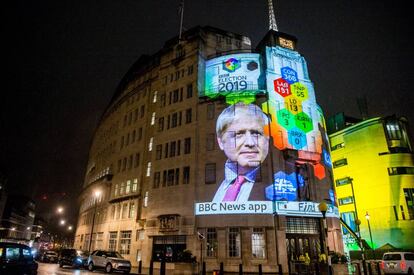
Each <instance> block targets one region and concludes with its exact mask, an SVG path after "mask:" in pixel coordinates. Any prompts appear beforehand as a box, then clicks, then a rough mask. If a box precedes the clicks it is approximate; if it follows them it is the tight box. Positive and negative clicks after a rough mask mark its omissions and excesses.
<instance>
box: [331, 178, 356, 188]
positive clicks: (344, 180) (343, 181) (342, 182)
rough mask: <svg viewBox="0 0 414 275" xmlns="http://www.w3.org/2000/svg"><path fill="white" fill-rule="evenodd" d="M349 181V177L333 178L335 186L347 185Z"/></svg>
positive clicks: (350, 180)
mask: <svg viewBox="0 0 414 275" xmlns="http://www.w3.org/2000/svg"><path fill="white" fill-rule="evenodd" d="M351 182H352V179H351V178H350V177H346V178H341V179H337V180H335V183H336V186H342V185H347V184H350V183H351Z"/></svg>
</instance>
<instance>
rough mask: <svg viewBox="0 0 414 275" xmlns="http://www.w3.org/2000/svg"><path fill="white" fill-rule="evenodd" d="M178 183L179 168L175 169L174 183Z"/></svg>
mask: <svg viewBox="0 0 414 275" xmlns="http://www.w3.org/2000/svg"><path fill="white" fill-rule="evenodd" d="M179 183H180V168H176V169H175V182H174V184H175V185H178V184H179Z"/></svg>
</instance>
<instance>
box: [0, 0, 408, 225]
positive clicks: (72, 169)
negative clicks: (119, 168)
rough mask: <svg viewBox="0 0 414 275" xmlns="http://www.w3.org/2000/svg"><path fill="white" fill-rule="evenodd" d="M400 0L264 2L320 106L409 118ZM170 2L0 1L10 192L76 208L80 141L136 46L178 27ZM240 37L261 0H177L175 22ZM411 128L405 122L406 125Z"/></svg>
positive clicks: (147, 48)
mask: <svg viewBox="0 0 414 275" xmlns="http://www.w3.org/2000/svg"><path fill="white" fill-rule="evenodd" d="M408 3H409V1H373V0H370V1H355V0H346V1H345V0H342V1H339V0H338V1H335V0H331V1H328V0H326V1H315V0H314V1H310V0H302V1H294V0H292V1H287V0H283V1H280V0H274V6H275V10H276V20H277V24H278V27H279V30H280V31H282V32H286V33H289V34H292V35H295V36H296V37H297V38H298V40H299V43H298V50H299V51H300V52H301V53H302V54H303V55H304V56H305V58H306V60H307V62H308V66H309V72H310V77H311V79H312V81H313V83H314V87H315V92H316V96H317V101H318V103H319V104H320V105H321V107H322V108H323V110H324V112H325V116H326V117H327V116H329V115H333V114H335V113H338V112H345V113H347V114H349V115H351V116H359V111H358V106H357V103H356V98H357V97H361V96H366V98H367V100H368V113H369V116H370V117H374V116H383V115H391V114H397V115H404V116H406V117H407V118H408V119H409V121H410V123H411V130H412V129H413V128H414V110H413V109H414V96H413V95H412V93H413V89H412V88H411V87H412V86H410V85H413V83H414V77H413V72H414V70H413V66H412V62H413V61H414V60H413V55H414V51H413V44H412V42H413V38H412V37H413V30H412V27H410V26H413V25H414V22H413V21H414V20H413V15H412V13H410V11H411V9H409V8H408ZM178 4H179V0H164V1H161V0H145V1H144V0H100V1H90V0H83V1H73V0H71V1H67V0H58V1H56V0H54V1H52V0H40V1H22V0H16V1H8V3H7V6H5V7H2V10H3V13H4V15H2V19H3V20H2V21H3V24H2V27H1V28H2V34H3V39H2V41H3V42H2V44H3V49H4V48H5V50H3V61H4V60H5V63H3V65H4V66H3V71H4V73H3V74H2V76H3V83H5V84H6V85H2V91H1V103H2V104H1V111H0V112H1V115H0V133H1V137H0V172H1V173H3V174H4V175H6V176H7V177H8V189H9V192H11V193H18V192H22V193H24V194H27V195H29V196H31V197H33V198H34V199H35V201H36V203H37V207H38V209H39V210H40V211H41V212H43V213H46V212H47V211H49V212H50V211H51V209H54V207H55V206H56V205H57V204H58V203H61V204H63V205H64V206H66V207H67V209H69V212H68V215H69V216H71V217H72V223H74V222H75V219H76V216H77V206H75V205H76V199H77V197H78V196H79V193H80V187H81V185H82V183H83V177H84V173H85V168H86V164H87V158H88V151H89V146H90V143H91V140H92V136H93V133H94V130H95V127H96V125H97V122H98V120H99V118H100V116H101V114H102V112H103V111H104V109H105V108H106V106H107V104H108V103H109V100H110V98H111V97H112V95H113V93H114V90H115V88H116V87H117V85H118V83H119V81H120V80H121V78H122V77H123V75H124V74H125V73H126V72H127V71H128V69H129V68H130V66H131V65H132V64H133V63H134V62H135V61H136V60H137V59H138V57H139V56H140V55H141V54H153V53H155V52H156V51H157V50H159V49H161V47H162V46H163V43H164V42H165V41H166V40H168V39H170V38H172V37H174V36H176V35H178V30H179V16H178V13H177V10H178ZM196 25H202V26H203V25H211V26H214V27H217V28H222V29H224V30H229V31H232V32H236V33H240V34H243V35H246V36H249V37H250V38H251V40H252V45H254V46H255V45H256V44H257V42H259V41H260V40H261V38H262V37H263V36H264V35H265V34H266V32H267V30H268V17H267V1H266V0H238V1H236V0H229V1H225V0H192V1H188V0H187V1H186V2H185V11H184V27H185V28H187V29H189V28H191V27H194V26H196ZM411 132H412V133H413V131H411Z"/></svg>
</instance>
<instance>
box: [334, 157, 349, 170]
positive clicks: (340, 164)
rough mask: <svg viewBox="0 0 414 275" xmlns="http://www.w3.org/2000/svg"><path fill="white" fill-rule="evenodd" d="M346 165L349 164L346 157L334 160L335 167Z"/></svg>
mask: <svg viewBox="0 0 414 275" xmlns="http://www.w3.org/2000/svg"><path fill="white" fill-rule="evenodd" d="M345 165H348V160H347V159H346V158H344V159H339V160H337V161H334V162H333V167H334V168H338V167H341V166H345Z"/></svg>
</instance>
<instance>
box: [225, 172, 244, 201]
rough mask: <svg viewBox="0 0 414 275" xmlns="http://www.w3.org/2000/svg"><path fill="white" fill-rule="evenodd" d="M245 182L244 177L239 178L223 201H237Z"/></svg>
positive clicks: (228, 190)
mask: <svg viewBox="0 0 414 275" xmlns="http://www.w3.org/2000/svg"><path fill="white" fill-rule="evenodd" d="M244 181H245V178H244V177H243V176H238V177H237V178H236V180H235V181H234V182H233V184H232V185H231V186H230V187H229V188H228V189H227V191H226V195H224V198H223V201H235V200H236V198H237V195H238V194H239V192H240V187H241V185H242V184H243V182H244Z"/></svg>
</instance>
